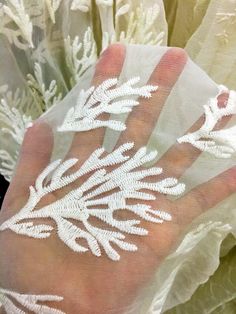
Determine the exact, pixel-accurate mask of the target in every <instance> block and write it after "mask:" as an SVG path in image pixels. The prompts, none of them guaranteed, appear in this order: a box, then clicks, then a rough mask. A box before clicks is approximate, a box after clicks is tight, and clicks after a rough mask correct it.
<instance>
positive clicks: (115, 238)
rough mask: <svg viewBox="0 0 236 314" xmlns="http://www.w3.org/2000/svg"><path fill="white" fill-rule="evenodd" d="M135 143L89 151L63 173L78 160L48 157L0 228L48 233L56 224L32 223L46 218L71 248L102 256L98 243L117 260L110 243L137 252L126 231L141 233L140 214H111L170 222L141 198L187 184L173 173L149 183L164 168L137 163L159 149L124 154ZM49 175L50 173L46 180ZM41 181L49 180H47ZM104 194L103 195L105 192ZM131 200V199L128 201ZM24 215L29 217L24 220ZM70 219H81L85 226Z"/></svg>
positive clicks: (30, 233)
mask: <svg viewBox="0 0 236 314" xmlns="http://www.w3.org/2000/svg"><path fill="white" fill-rule="evenodd" d="M133 147H134V144H133V143H126V144H123V145H121V146H120V147H118V148H117V149H116V150H114V151H113V152H112V153H110V154H108V155H107V156H105V157H101V155H102V154H103V153H104V149H103V148H99V149H97V150H95V151H94V152H93V153H92V154H91V155H90V157H89V158H88V159H87V160H86V161H85V162H84V164H83V165H82V166H81V167H80V168H79V170H77V171H76V172H74V173H72V174H69V175H66V174H65V173H66V172H67V171H68V170H69V169H71V168H72V167H73V166H75V165H76V164H77V162H78V159H75V158H73V159H68V160H66V161H64V162H62V161H61V160H56V161H54V162H52V163H51V164H50V165H49V166H48V167H47V168H46V169H45V170H44V171H43V172H42V173H41V174H40V175H39V176H38V178H37V180H36V183H35V186H34V187H33V186H31V187H30V196H29V199H28V202H27V204H26V205H25V206H24V207H23V208H22V209H21V210H20V211H19V213H17V214H16V215H15V216H13V217H12V218H10V219H9V220H8V221H6V222H4V223H3V224H2V225H1V226H0V231H3V230H6V229H11V230H12V231H14V232H16V233H18V234H23V235H27V236H29V237H34V238H41V239H42V238H48V237H50V235H51V233H52V230H53V229H54V228H53V226H51V225H48V224H34V222H33V220H35V219H39V218H40V219H43V218H50V219H52V220H54V222H55V223H56V225H57V228H56V229H57V233H58V237H59V238H60V239H61V240H62V241H63V242H64V243H65V244H66V245H67V246H68V247H69V248H70V249H72V250H73V251H75V252H86V251H88V250H89V249H90V251H91V252H92V253H93V254H94V255H96V256H101V254H102V253H101V248H103V249H104V251H105V252H106V254H107V256H108V257H109V258H110V259H112V260H115V261H117V260H119V259H120V255H119V253H118V252H117V251H116V249H115V248H114V247H113V244H115V245H116V246H118V247H120V248H121V249H122V250H125V251H136V250H137V246H136V245H134V244H132V243H129V242H128V241H126V239H125V233H127V234H133V235H139V236H144V235H147V234H148V231H147V230H146V229H144V228H141V227H139V224H140V222H141V221H140V220H139V219H132V220H118V219H116V218H115V217H114V214H115V213H116V212H117V211H119V212H120V211H122V210H127V211H129V212H132V213H134V214H136V216H139V217H140V218H142V219H143V220H146V221H150V222H153V223H163V222H164V221H170V220H171V215H170V214H168V213H166V212H164V211H162V210H159V209H156V208H155V209H153V208H152V207H151V206H150V205H147V204H145V203H142V201H153V200H155V199H156V196H155V195H154V193H152V192H159V193H164V194H168V195H180V194H181V193H182V192H183V191H184V189H185V185H184V184H182V183H179V182H178V180H177V179H175V178H165V179H162V180H160V181H158V180H157V181H155V182H148V181H147V180H146V179H147V178H148V177H154V178H155V177H156V176H157V175H159V174H161V173H162V169H161V168H158V167H150V168H144V169H140V167H141V166H143V165H145V164H146V163H147V162H151V161H153V160H154V159H155V158H156V156H157V152H156V151H152V152H150V153H147V150H146V148H145V147H143V148H140V149H139V150H138V151H137V152H136V153H134V154H133V155H132V156H128V155H124V153H125V152H127V151H130V150H131V149H133ZM110 166H113V167H112V169H111V170H110V169H109V168H108V169H105V167H110ZM115 166H116V167H115ZM109 170H110V171H109ZM91 172H93V173H92V174H91ZM88 174H89V176H88V178H87V179H86V180H84V181H83V176H84V175H88ZM49 177H51V179H50V181H49ZM78 179H80V182H79V184H78V188H75V189H72V190H70V191H69V192H68V193H67V194H66V195H65V196H63V197H62V198H61V199H59V200H56V201H55V202H53V203H51V204H49V205H47V206H44V207H42V208H40V209H37V210H35V207H36V205H38V203H39V201H40V200H41V199H42V198H43V197H44V196H46V195H47V194H49V193H51V192H54V191H57V190H59V189H62V188H63V187H66V186H68V185H69V184H71V183H74V182H75V181H77V180H78ZM45 181H46V182H48V181H49V182H48V183H45ZM81 181H82V182H81ZM144 189H145V192H143V190H144ZM104 193H107V195H106V196H104V195H103V194H104ZM129 200H130V201H133V202H128V201H129ZM137 200H140V203H138V201H137ZM101 207H102V208H101ZM91 217H95V218H96V219H98V220H100V221H101V222H103V223H104V225H105V226H110V227H112V230H111V228H108V229H106V228H100V227H98V226H95V225H93V224H91V222H90V221H89V219H90V218H91ZM25 219H27V220H31V221H29V222H24V220H25ZM71 220H73V221H77V222H82V224H83V227H84V229H81V228H80V227H79V226H78V225H76V224H74V223H73V222H72V221H71ZM36 221H37V220H36ZM113 228H114V229H115V231H114V230H113ZM116 230H118V231H116ZM79 239H85V240H86V242H87V246H83V245H81V244H79V243H78V242H77V240H79Z"/></svg>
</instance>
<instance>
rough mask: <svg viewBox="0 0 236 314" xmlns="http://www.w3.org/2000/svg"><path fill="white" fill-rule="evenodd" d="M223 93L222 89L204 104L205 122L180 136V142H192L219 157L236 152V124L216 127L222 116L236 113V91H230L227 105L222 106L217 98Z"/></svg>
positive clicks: (226, 156)
mask: <svg viewBox="0 0 236 314" xmlns="http://www.w3.org/2000/svg"><path fill="white" fill-rule="evenodd" d="M220 89H221V88H220ZM225 91H226V90H225ZM221 93H222V90H220V93H219V94H218V95H217V96H216V97H215V98H211V99H210V100H209V102H208V104H207V105H205V106H204V109H205V122H204V124H203V125H202V127H201V128H200V129H199V130H197V131H196V132H193V133H188V134H186V135H184V136H182V137H180V138H179V139H178V142H179V143H190V144H192V145H193V146H195V147H196V148H198V149H200V150H201V151H205V152H208V153H210V154H212V155H214V156H216V157H219V158H230V157H231V156H232V154H234V153H235V152H236V126H233V127H230V128H226V129H220V130H214V128H215V126H216V124H217V123H218V122H219V121H221V119H222V118H224V117H227V116H231V115H235V114H236V92H235V91H230V93H229V98H228V102H227V105H226V106H225V107H222V108H220V107H219V106H218V99H217V98H218V96H219V95H220V94H221Z"/></svg>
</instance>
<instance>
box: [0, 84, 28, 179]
mask: <svg viewBox="0 0 236 314" xmlns="http://www.w3.org/2000/svg"><path fill="white" fill-rule="evenodd" d="M3 87H4V86H2V90H3ZM1 95H2V96H3V98H2V99H1V100H0V137H1V136H4V137H5V138H6V139H7V140H5V141H3V140H2V143H1V146H2V147H1V150H0V173H1V174H2V175H3V176H4V177H5V179H6V180H7V181H10V180H11V176H12V174H13V170H14V168H15V164H16V161H17V158H18V155H19V148H20V145H21V144H22V142H23V138H24V134H25V130H26V128H27V127H28V126H29V125H30V123H31V122H32V118H31V116H29V115H28V114H29V107H30V105H31V101H30V98H27V96H26V93H25V92H20V90H19V89H17V90H16V92H15V93H12V92H11V91H8V86H5V90H3V92H2V94H1V90H0V96H1ZM23 112H24V113H23ZM5 134H7V136H5ZM12 140H13V142H12V144H13V145H14V146H15V147H14V148H13V149H9V146H10V145H9V143H10V142H9V141H12Z"/></svg>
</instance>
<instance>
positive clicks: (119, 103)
mask: <svg viewBox="0 0 236 314" xmlns="http://www.w3.org/2000/svg"><path fill="white" fill-rule="evenodd" d="M139 81H140V78H139V77H134V78H132V79H130V80H128V81H127V82H125V83H123V84H122V85H121V86H118V87H114V86H116V85H117V83H118V79H117V78H113V79H108V80H105V81H104V82H103V83H102V84H101V85H99V86H98V87H96V88H95V87H94V86H92V87H91V88H89V89H88V90H87V91H84V90H82V91H81V92H80V94H79V97H78V100H77V104H76V106H74V107H72V108H70V109H69V110H68V112H67V114H66V117H65V119H64V122H63V124H62V125H61V126H60V127H59V128H58V131H60V132H65V131H75V132H78V131H88V130H91V129H96V128H99V127H108V128H110V129H113V130H117V131H123V130H125V129H126V126H125V124H124V123H123V122H121V121H115V120H99V119H97V118H98V116H100V115H101V114H102V113H109V114H112V113H113V114H121V113H128V112H130V111H131V110H132V108H133V107H134V106H137V105H138V104H139V102H138V101H136V100H134V99H132V98H131V97H132V96H140V97H145V98H150V97H151V92H154V91H156V90H157V88H158V87H157V86H152V85H145V86H142V87H134V85H136V84H137V83H138V82H139Z"/></svg>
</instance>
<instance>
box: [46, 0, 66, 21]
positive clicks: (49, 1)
mask: <svg viewBox="0 0 236 314" xmlns="http://www.w3.org/2000/svg"><path fill="white" fill-rule="evenodd" d="M61 1H62V0H44V2H45V4H46V7H47V9H48V13H49V15H50V18H51V20H52V22H53V23H55V12H56V11H57V10H58V8H59V6H60V4H61Z"/></svg>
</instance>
